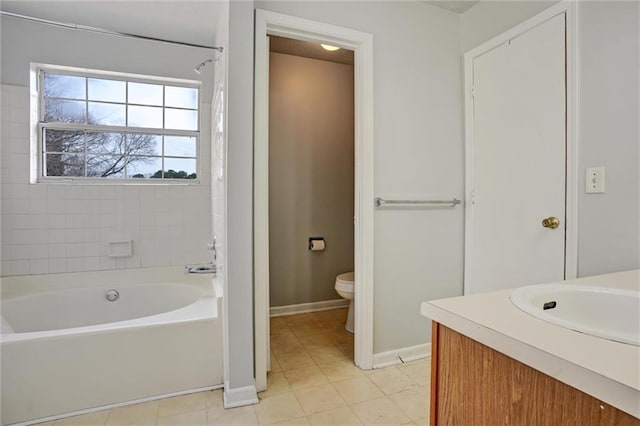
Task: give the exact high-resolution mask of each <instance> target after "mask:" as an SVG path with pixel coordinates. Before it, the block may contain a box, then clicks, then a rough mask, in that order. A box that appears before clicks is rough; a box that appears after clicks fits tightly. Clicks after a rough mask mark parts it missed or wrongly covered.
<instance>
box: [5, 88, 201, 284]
mask: <svg viewBox="0 0 640 426" xmlns="http://www.w3.org/2000/svg"><path fill="white" fill-rule="evenodd" d="M0 97H1V99H2V117H1V129H2V130H1V149H2V152H1V161H0V169H1V183H2V188H1V203H2V208H1V214H2V216H1V222H2V247H1V250H2V255H1V259H2V264H1V267H2V269H1V271H0V272H1V274H2V276H9V275H28V274H47V273H61V272H79V271H94V270H111V269H131V268H141V267H142V268H145V267H156V266H171V265H184V264H186V263H206V262H210V261H211V255H210V253H209V252H208V251H207V243H208V242H209V241H210V240H211V234H212V231H211V222H212V220H211V183H210V182H211V172H210V166H209V165H210V162H211V149H210V143H209V140H210V125H209V122H210V118H211V113H210V109H211V108H210V105H208V104H202V105H201V135H200V170H199V173H200V175H199V180H200V183H199V184H197V185H183V184H177V185H174V184H146V185H145V184H133V185H131V184H130V185H125V184H77V183H61V184H55V183H38V184H30V183H29V170H30V161H29V156H30V149H31V148H30V147H31V141H30V134H29V89H28V88H26V87H19V86H10V85H2V86H1V91H0ZM111 240H133V255H132V256H130V257H122V258H112V257H108V256H107V242H108V241H111Z"/></svg>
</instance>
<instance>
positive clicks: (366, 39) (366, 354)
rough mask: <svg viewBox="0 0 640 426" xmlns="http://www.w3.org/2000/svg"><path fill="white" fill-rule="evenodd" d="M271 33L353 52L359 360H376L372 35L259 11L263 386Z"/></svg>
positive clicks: (257, 296)
mask: <svg viewBox="0 0 640 426" xmlns="http://www.w3.org/2000/svg"><path fill="white" fill-rule="evenodd" d="M268 35H276V36H281V37H288V38H293V39H298V40H304V41H310V42H314V43H321V42H322V43H327V44H331V45H334V46H338V47H341V48H346V49H350V50H353V51H354V125H355V135H354V149H355V174H354V175H355V182H354V186H355V188H354V189H355V191H354V195H355V197H354V198H355V199H354V214H355V217H354V243H355V244H354V252H355V253H354V271H355V272H356V274H355V283H354V284H355V295H354V305H355V306H354V309H355V312H354V320H355V337H354V345H355V346H354V352H355V354H354V358H355V359H354V361H355V363H356V365H357V366H358V367H360V368H363V369H371V368H372V365H373V238H374V235H373V229H374V228H373V217H374V216H373V214H374V211H373V210H374V203H373V199H374V195H373V124H374V121H373V36H372V35H371V34H368V33H363V32H360V31H355V30H351V29H348V28H342V27H338V26H335V25H330V24H325V23H321V22H316V21H312V20H308V19H303V18H298V17H294V16H288V15H283V14H280V13H275V12H269V11H265V10H260V9H256V11H255V85H254V99H255V105H254V180H253V185H254V200H253V203H254V204H253V205H254V209H253V212H254V234H253V235H254V274H255V275H254V327H255V377H256V388H257V389H258V391H260V390H264V389H266V387H267V370H268V368H269V362H270V361H269V358H270V353H269V47H268V37H267V36H268Z"/></svg>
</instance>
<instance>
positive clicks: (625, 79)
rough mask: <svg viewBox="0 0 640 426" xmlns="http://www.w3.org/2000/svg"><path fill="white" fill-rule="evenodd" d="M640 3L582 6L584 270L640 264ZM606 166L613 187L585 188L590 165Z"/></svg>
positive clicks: (580, 265) (608, 182) (580, 237)
mask: <svg viewBox="0 0 640 426" xmlns="http://www.w3.org/2000/svg"><path fill="white" fill-rule="evenodd" d="M639 12H640V3H638V2H611V1H609V2H584V3H581V4H580V9H579V15H578V18H579V25H580V26H579V31H580V34H579V38H580V39H579V43H580V53H579V67H580V91H579V97H580V98H579V102H580V111H579V114H580V118H579V128H578V138H579V141H578V150H579V156H578V164H579V173H580V174H579V177H580V193H579V198H578V215H579V216H578V274H579V275H580V276H587V275H595V274H602V273H606V272H613V271H621V270H625V269H632V268H638V267H640V230H639V227H640V213H639V210H638V207H639V206H638V203H639V200H640V198H639V195H640V194H639V192H640V175H639V166H638V163H639V160H640V158H639V154H640V152H639V145H640V142H639V141H640V134H639V132H638V129H639V126H638V120H639V119H640V109H639V105H638V97H639V95H640V87H639V84H638V81H639V79H640V67H639V63H640V56H639V54H640V34H639V30H638V27H639V26H640V15H639ZM596 166H604V167H605V168H606V171H605V175H606V179H605V181H606V188H605V189H606V192H605V193H604V194H585V191H584V189H585V168H587V167H596Z"/></svg>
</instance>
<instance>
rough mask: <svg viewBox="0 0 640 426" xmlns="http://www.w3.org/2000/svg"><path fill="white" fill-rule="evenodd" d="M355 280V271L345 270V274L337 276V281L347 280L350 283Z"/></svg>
mask: <svg viewBox="0 0 640 426" xmlns="http://www.w3.org/2000/svg"><path fill="white" fill-rule="evenodd" d="M353 280H354V273H353V272H345V273H343V274H340V275H338V277H337V278H336V281H342V282H347V283H350V284H353Z"/></svg>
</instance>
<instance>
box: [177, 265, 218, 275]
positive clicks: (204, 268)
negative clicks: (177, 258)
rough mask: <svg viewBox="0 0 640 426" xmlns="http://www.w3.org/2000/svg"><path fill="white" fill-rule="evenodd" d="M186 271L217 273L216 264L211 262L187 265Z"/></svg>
mask: <svg viewBox="0 0 640 426" xmlns="http://www.w3.org/2000/svg"><path fill="white" fill-rule="evenodd" d="M184 273H185V274H215V273H216V265H215V264H213V263H211V264H208V265H198V266H185V267H184Z"/></svg>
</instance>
